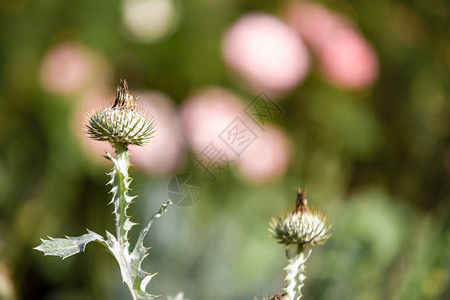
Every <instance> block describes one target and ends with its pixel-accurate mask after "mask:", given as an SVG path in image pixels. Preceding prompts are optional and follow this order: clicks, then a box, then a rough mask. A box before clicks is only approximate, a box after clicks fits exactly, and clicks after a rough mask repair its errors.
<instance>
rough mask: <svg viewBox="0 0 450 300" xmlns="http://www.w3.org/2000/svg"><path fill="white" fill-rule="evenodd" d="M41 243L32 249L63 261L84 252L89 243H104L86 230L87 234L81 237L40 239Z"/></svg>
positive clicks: (99, 237) (99, 236) (93, 233)
mask: <svg viewBox="0 0 450 300" xmlns="http://www.w3.org/2000/svg"><path fill="white" fill-rule="evenodd" d="M41 241H42V243H41V244H40V245H39V246H37V247H36V248H34V249H36V250H39V251H42V252H44V255H53V256H59V257H61V258H62V259H65V258H67V257H69V256H72V255H74V254H77V253H79V252H81V251H84V249H85V248H86V245H87V244H88V243H89V242H93V241H97V242H104V239H103V237H102V236H101V235H98V234H97V233H95V232H92V231H90V230H88V233H86V234H83V235H82V236H77V237H70V236H66V237H65V238H56V239H55V238H52V237H49V239H48V240H44V239H41Z"/></svg>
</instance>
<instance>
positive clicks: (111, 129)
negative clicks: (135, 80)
mask: <svg viewBox="0 0 450 300" xmlns="http://www.w3.org/2000/svg"><path fill="white" fill-rule="evenodd" d="M136 106H137V101H136V100H135V99H133V96H132V95H131V94H130V92H129V91H128V86H127V82H126V81H125V80H121V81H120V84H119V87H118V88H117V95H116V100H115V102H114V105H113V106H112V107H106V108H104V109H100V110H98V111H96V112H95V113H94V114H93V115H92V116H89V123H88V124H87V129H88V130H87V132H88V134H89V135H90V137H91V138H93V139H95V140H99V141H107V142H109V143H110V144H111V145H112V146H113V147H127V146H128V145H137V146H142V145H144V144H146V143H148V142H149V141H150V140H151V139H152V137H153V134H154V132H155V122H154V120H153V119H152V118H151V117H149V116H148V115H147V114H145V113H143V112H142V111H139V110H137V109H136Z"/></svg>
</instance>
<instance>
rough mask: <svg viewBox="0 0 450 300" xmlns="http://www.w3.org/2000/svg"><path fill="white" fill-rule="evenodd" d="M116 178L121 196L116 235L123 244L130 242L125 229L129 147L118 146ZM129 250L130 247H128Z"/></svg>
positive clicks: (119, 195)
mask: <svg viewBox="0 0 450 300" xmlns="http://www.w3.org/2000/svg"><path fill="white" fill-rule="evenodd" d="M115 150H116V160H117V165H116V166H114V168H116V174H115V176H116V178H115V179H114V181H115V182H117V183H118V186H117V187H118V191H117V193H118V197H119V207H118V213H117V214H116V236H117V240H118V242H119V243H120V245H121V246H124V245H126V244H128V241H127V231H126V230H125V221H126V220H127V216H126V208H127V206H128V204H127V202H126V197H127V192H128V189H129V188H128V184H127V181H128V180H129V177H128V168H129V167H130V161H129V155H128V149H127V147H119V146H118V147H116V149H115ZM127 250H128V249H127Z"/></svg>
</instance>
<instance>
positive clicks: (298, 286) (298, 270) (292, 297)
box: [285, 244, 311, 300]
mask: <svg viewBox="0 0 450 300" xmlns="http://www.w3.org/2000/svg"><path fill="white" fill-rule="evenodd" d="M297 247H298V248H297V251H296V253H295V255H294V256H293V257H292V258H290V259H289V264H288V265H287V266H286V268H285V270H286V281H287V282H288V286H287V288H286V293H287V295H286V299H287V300H300V299H302V292H301V290H302V287H303V282H304V281H305V279H306V275H305V269H306V268H305V263H306V260H307V259H308V258H309V255H310V254H311V249H310V250H309V251H307V253H305V249H306V248H305V245H300V244H299V245H297Z"/></svg>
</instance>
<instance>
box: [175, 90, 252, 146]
mask: <svg viewBox="0 0 450 300" xmlns="http://www.w3.org/2000/svg"><path fill="white" fill-rule="evenodd" d="M243 111H244V105H243V104H242V101H241V100H240V99H239V98H238V97H237V96H236V95H234V94H232V93H231V92H229V91H227V90H225V89H221V88H207V89H205V90H202V91H200V92H198V93H196V94H195V95H193V96H192V97H191V98H189V99H187V100H186V101H185V102H184V103H183V105H182V107H181V122H182V127H183V130H184V134H185V137H186V139H187V141H188V143H189V145H190V146H191V148H192V149H193V150H194V152H195V153H200V152H201V151H202V150H203V149H204V148H205V147H206V146H207V145H208V144H209V143H210V142H212V141H214V140H217V139H218V136H219V134H220V133H221V132H222V131H223V130H224V129H225V128H226V127H227V126H228V125H229V124H230V123H231V122H232V121H233V120H234V119H235V118H236V117H237V116H239V115H240V114H242V112H243Z"/></svg>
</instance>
